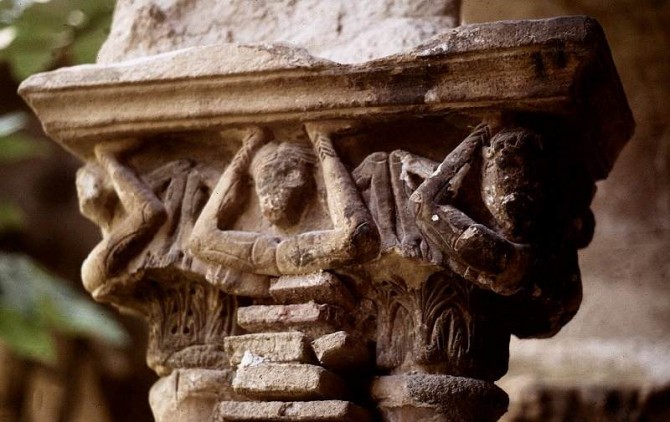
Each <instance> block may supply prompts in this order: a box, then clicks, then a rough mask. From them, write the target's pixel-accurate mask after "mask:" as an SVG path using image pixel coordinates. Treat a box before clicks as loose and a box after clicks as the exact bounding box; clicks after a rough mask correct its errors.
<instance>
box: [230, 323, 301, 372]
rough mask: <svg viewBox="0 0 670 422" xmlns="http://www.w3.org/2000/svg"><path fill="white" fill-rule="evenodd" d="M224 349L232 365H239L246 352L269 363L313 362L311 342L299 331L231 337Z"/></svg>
mask: <svg viewBox="0 0 670 422" xmlns="http://www.w3.org/2000/svg"><path fill="white" fill-rule="evenodd" d="M224 348H225V350H226V352H227V353H228V354H229V355H230V364H231V365H239V364H240V363H241V362H242V358H243V357H244V354H245V353H246V352H249V353H251V354H253V355H254V356H259V357H260V358H262V359H263V360H264V361H267V362H299V363H308V362H311V361H312V357H311V351H310V349H309V342H308V341H307V338H306V337H305V335H304V334H303V333H300V332H297V331H296V332H288V333H258V334H246V335H242V336H231V337H227V338H226V339H225V340H224Z"/></svg>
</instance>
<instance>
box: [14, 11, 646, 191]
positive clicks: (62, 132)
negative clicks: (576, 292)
mask: <svg viewBox="0 0 670 422" xmlns="http://www.w3.org/2000/svg"><path fill="white" fill-rule="evenodd" d="M19 92H20V93H21V95H22V96H23V97H24V98H25V99H26V101H27V102H28V103H29V104H30V106H31V107H32V108H33V110H34V111H35V113H36V114H37V115H38V117H39V118H40V120H41V121H42V123H43V125H44V129H45V131H46V132H47V134H49V135H50V136H51V137H52V138H54V139H55V140H57V141H58V142H60V143H61V144H62V145H63V146H64V147H65V148H67V149H68V150H70V151H71V152H72V153H74V154H75V155H77V156H79V157H80V158H84V159H85V158H89V157H91V155H92V148H93V146H94V144H95V143H96V142H99V140H100V138H101V137H104V138H106V139H117V138H124V137H136V136H138V135H150V134H155V133H164V132H175V131H178V132H180V131H187V130H204V129H208V130H211V129H218V128H224V127H227V126H235V125H243V124H250V123H251V124H266V125H272V124H277V123H287V122H291V121H293V122H300V121H308V120H312V119H320V120H324V119H329V118H338V119H342V118H356V119H383V118H385V117H392V116H397V115H400V114H403V115H407V114H411V115H413V116H427V115H440V114H447V113H463V114H472V115H475V116H478V117H481V116H483V115H485V114H487V113H488V112H491V111H495V112H500V111H503V112H504V111H511V112H515V113H519V112H526V111H527V112H533V113H550V114H554V115H556V114H558V115H564V116H566V117H567V118H569V119H571V120H572V121H574V122H576V124H577V125H578V126H580V127H582V129H583V130H582V133H583V134H584V138H585V139H586V140H587V141H588V142H589V143H590V144H592V145H591V148H590V149H591V150H592V151H593V157H590V158H589V160H590V161H591V163H592V166H593V168H592V171H593V174H594V176H595V177H596V178H604V177H605V176H606V175H607V173H608V172H609V171H610V169H611V166H612V164H613V162H614V160H615V159H616V157H617V156H618V154H619V152H620V151H621V149H622V148H623V146H624V144H625V142H626V141H627V140H628V139H629V138H630V136H631V135H632V131H633V128H634V122H633V118H632V113H631V111H630V109H629V108H628V105H627V101H626V99H625V94H624V92H623V88H622V87H621V83H620V81H619V77H618V74H617V72H616V69H615V68H614V63H613V61H612V58H611V54H610V51H609V47H608V46H607V41H606V39H605V36H604V34H603V31H602V29H601V28H600V26H599V24H598V23H597V22H596V21H595V20H593V19H591V18H587V17H562V18H553V19H545V20H537V21H515V22H495V23H487V24H477V25H467V26H462V27H459V28H455V29H453V30H451V31H448V32H446V33H445V34H442V35H440V36H437V37H435V38H433V39H432V40H430V41H428V42H427V43H425V44H424V45H422V46H421V47H419V48H417V49H416V50H414V51H412V52H409V53H406V54H401V55H396V56H390V57H387V58H384V59H380V60H375V61H371V62H368V63H364V64H358V65H342V64H337V63H334V62H329V61H326V60H321V59H317V58H314V57H312V56H310V55H309V54H307V53H306V52H305V51H304V50H301V49H298V48H291V47H287V46H276V45H273V46H271V45H265V46H240V45H235V44H225V45H212V46H205V47H195V48H190V49H186V50H180V51H176V52H172V53H167V54H161V55H157V56H153V57H149V58H146V59H138V60H133V61H128V62H124V63H118V64H114V65H83V66H76V67H70V68H64V69H60V70H56V71H53V72H48V73H42V74H37V75H34V76H32V77H30V78H28V79H27V80H26V81H24V82H23V83H22V84H21V87H20V89H19Z"/></svg>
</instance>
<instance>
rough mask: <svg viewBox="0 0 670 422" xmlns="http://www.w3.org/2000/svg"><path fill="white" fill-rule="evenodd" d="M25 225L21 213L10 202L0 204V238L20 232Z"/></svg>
mask: <svg viewBox="0 0 670 422" xmlns="http://www.w3.org/2000/svg"><path fill="white" fill-rule="evenodd" d="M24 224H25V218H24V216H23V212H21V209H20V208H19V207H17V206H16V205H14V204H12V203H11V202H0V236H2V234H3V233H8V232H13V231H18V230H20V229H21V228H22V227H23V225H24Z"/></svg>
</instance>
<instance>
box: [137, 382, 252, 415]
mask: <svg viewBox="0 0 670 422" xmlns="http://www.w3.org/2000/svg"><path fill="white" fill-rule="evenodd" d="M232 377H233V371H232V370H231V369H228V370H223V371H219V370H208V369H180V370H176V371H173V372H172V373H171V374H170V376H167V377H164V378H161V379H159V380H158V381H157V382H156V383H155V384H154V385H153V387H151V390H150V391H149V404H150V405H151V410H152V412H153V414H154V418H155V419H156V421H157V422H191V421H200V420H202V421H206V420H209V418H210V417H211V415H212V411H213V410H214V407H215V406H216V403H217V402H219V401H221V400H235V399H240V396H238V395H236V394H235V393H234V392H233V389H232V387H231V379H232Z"/></svg>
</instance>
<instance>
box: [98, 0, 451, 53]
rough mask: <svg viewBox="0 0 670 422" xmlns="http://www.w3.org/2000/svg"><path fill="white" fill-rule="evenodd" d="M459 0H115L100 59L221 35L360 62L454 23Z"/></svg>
mask: <svg viewBox="0 0 670 422" xmlns="http://www.w3.org/2000/svg"><path fill="white" fill-rule="evenodd" d="M460 3H461V2H460V0H438V1H430V0H420V1H409V0H378V1H373V2H349V1H346V0H328V1H320V0H306V1H305V0H304V1H300V2H295V1H292V0H261V1H247V0H199V1H193V0H172V1H164V0H163V1H161V0H141V1H131V0H121V1H119V2H118V3H117V7H116V12H115V15H114V21H113V24H112V29H111V33H110V36H109V38H108V40H107V42H106V43H105V45H104V46H103V48H102V50H101V51H100V54H99V57H98V61H99V62H101V63H110V62H118V61H121V60H127V59H132V58H137V57H143V56H148V55H153V54H158V53H163V52H166V51H172V50H176V49H180V48H184V47H192V46H199V45H209V44H220V43H243V44H246V43H259V42H260V43H262V42H272V43H278V42H281V43H290V44H296V45H300V46H304V47H306V48H307V49H308V50H309V51H310V53H312V54H313V55H315V56H320V57H326V58H329V59H333V60H336V61H339V62H343V63H351V62H362V61H366V60H370V59H374V58H378V57H383V56H386V55H390V54H394V53H397V52H400V51H402V50H405V49H409V48H411V47H414V46H416V45H418V44H419V43H421V42H422V41H424V40H426V39H427V38H429V37H431V36H432V35H435V34H437V33H439V32H442V31H445V30H447V29H449V28H452V27H454V26H456V25H458V22H459V21H460Z"/></svg>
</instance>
